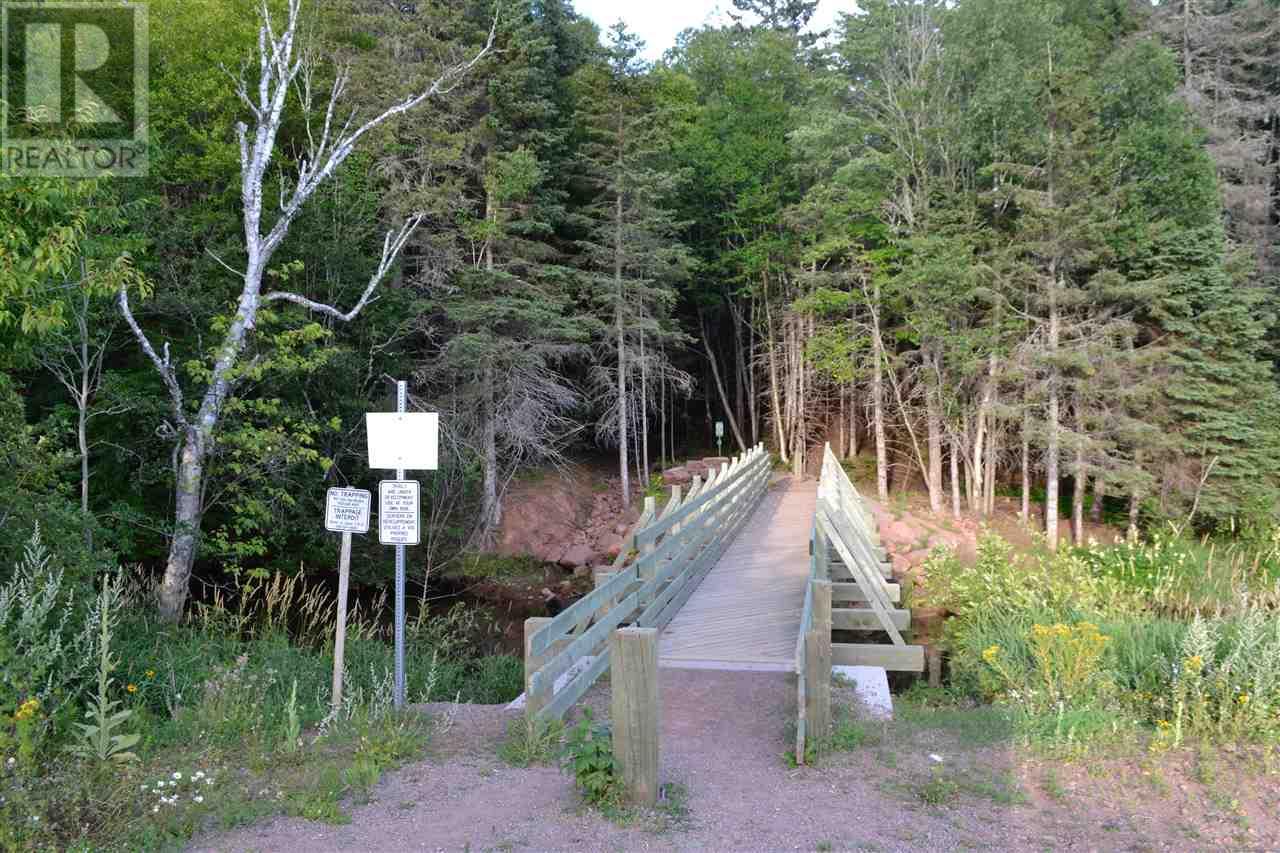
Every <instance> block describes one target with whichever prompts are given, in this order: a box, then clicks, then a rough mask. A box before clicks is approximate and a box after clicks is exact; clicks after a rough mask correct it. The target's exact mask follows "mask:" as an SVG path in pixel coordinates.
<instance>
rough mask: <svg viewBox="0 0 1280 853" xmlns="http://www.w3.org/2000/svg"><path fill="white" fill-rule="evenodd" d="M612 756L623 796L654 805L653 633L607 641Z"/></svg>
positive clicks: (628, 631) (625, 631)
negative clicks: (620, 779) (623, 791)
mask: <svg viewBox="0 0 1280 853" xmlns="http://www.w3.org/2000/svg"><path fill="white" fill-rule="evenodd" d="M609 665H610V668H611V669H612V670H613V674H612V678H613V703H612V720H611V721H612V723H613V756H614V760H615V761H617V763H618V772H619V774H620V775H621V777H622V782H623V785H624V786H625V787H626V791H627V796H628V798H629V799H630V800H631V801H632V802H633V803H637V804H639V805H642V806H652V805H654V803H656V802H657V801H658V631H657V629H656V628H619V629H618V630H617V631H614V632H613V635H612V636H611V637H610V639H609Z"/></svg>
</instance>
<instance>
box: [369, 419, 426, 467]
mask: <svg viewBox="0 0 1280 853" xmlns="http://www.w3.org/2000/svg"><path fill="white" fill-rule="evenodd" d="M364 423H365V428H366V429H367V430H368V433H369V467H370V468H390V469H393V470H394V469H399V468H404V469H408V470H415V471H434V470H436V469H437V468H439V467H440V465H439V462H438V460H439V456H438V455H437V454H438V453H439V445H440V415H439V414H437V413H436V412H403V413H396V412H370V413H368V414H366V415H365V416H364Z"/></svg>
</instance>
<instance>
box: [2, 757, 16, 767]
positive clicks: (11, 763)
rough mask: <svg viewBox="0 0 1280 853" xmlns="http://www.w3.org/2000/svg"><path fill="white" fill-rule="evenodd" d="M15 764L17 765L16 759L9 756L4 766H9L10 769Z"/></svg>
mask: <svg viewBox="0 0 1280 853" xmlns="http://www.w3.org/2000/svg"><path fill="white" fill-rule="evenodd" d="M17 763H18V759H16V758H14V757H13V756H12V755H10V756H9V760H8V761H6V762H5V764H7V765H9V766H10V767H12V766H13V765H15V764H17Z"/></svg>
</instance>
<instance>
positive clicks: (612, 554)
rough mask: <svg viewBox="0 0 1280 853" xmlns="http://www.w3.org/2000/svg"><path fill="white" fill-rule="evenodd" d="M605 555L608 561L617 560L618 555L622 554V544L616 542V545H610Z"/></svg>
mask: <svg viewBox="0 0 1280 853" xmlns="http://www.w3.org/2000/svg"><path fill="white" fill-rule="evenodd" d="M605 553H607V554H608V555H609V559H610V560H614V559H617V557H618V555H619V554H621V553H622V543H621V542H617V543H614V544H613V545H610V546H609V549H608V551H606V552H605Z"/></svg>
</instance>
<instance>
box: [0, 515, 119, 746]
mask: <svg viewBox="0 0 1280 853" xmlns="http://www.w3.org/2000/svg"><path fill="white" fill-rule="evenodd" d="M112 607H113V608H114V607H115V601H114V599H113V603H112ZM98 618H99V616H98V611H96V610H94V609H86V608H84V607H82V606H80V605H79V603H78V602H77V601H76V595H75V592H74V590H73V589H72V588H71V586H70V584H69V583H67V581H66V576H65V573H64V571H63V566H62V564H61V563H60V562H59V561H58V560H56V559H54V557H53V555H52V554H50V553H49V550H48V549H47V548H46V547H45V546H44V543H43V542H42V541H41V537H40V528H39V527H38V526H37V527H36V528H35V530H34V532H33V533H32V534H31V538H30V539H29V540H28V541H27V544H26V548H25V550H24V552H23V557H22V560H21V561H20V562H19V563H18V565H17V566H16V567H15V569H14V573H13V576H12V577H11V578H10V579H9V581H8V582H7V583H6V584H4V585H3V586H0V747H4V746H5V745H6V741H9V740H17V739H19V738H21V739H22V740H23V742H24V743H25V744H26V747H25V748H26V749H27V751H28V752H29V753H30V754H34V752H35V750H36V749H37V748H38V746H39V743H40V742H41V741H42V740H43V739H44V738H45V737H46V735H47V734H48V732H49V730H50V727H51V726H53V725H57V724H59V723H65V722H66V721H67V719H68V718H69V717H70V716H71V711H72V709H73V707H74V704H75V702H76V700H77V699H79V697H80V696H81V694H82V693H83V691H84V689H85V687H86V686H87V683H88V679H87V676H88V674H89V671H90V669H91V667H92V666H93V663H94V656H95V650H96V645H95V635H96V634H97V632H98V627H99V626H98ZM33 702H34V704H33ZM24 707H25V708H26V709H27V710H26V712H24V713H23V715H22V717H21V718H19V717H18V716H17V715H18V713H19V711H20V709H22V708H24ZM0 751H5V752H7V749H5V750H0Z"/></svg>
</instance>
